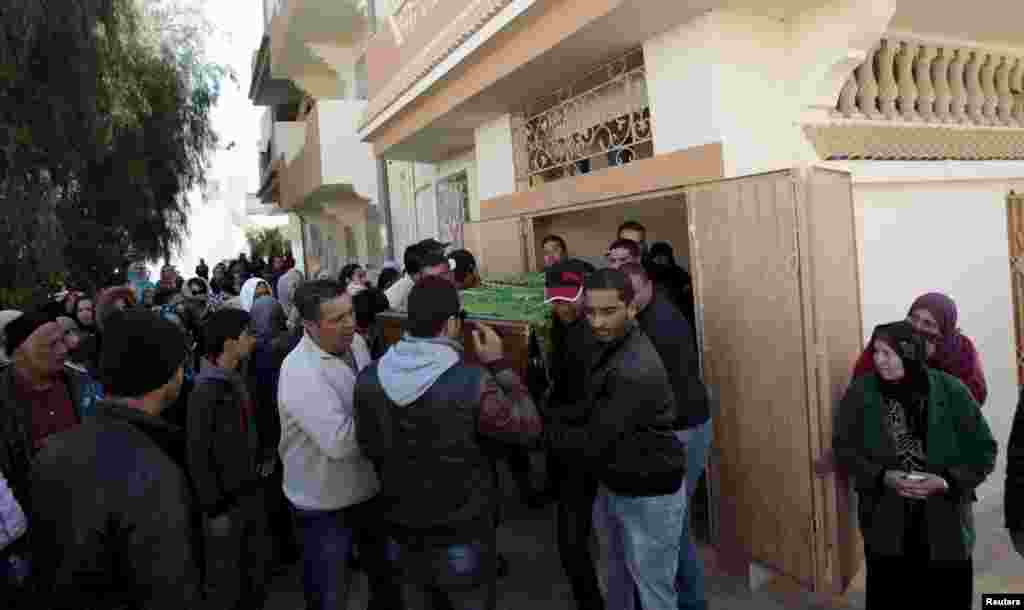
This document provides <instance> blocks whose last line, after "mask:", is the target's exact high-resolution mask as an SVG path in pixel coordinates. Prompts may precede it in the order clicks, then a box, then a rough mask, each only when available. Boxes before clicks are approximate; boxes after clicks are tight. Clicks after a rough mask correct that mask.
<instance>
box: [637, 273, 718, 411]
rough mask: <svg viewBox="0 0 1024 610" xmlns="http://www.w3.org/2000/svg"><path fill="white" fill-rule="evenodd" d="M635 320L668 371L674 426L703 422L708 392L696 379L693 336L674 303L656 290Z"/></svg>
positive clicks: (696, 370) (697, 365)
mask: <svg viewBox="0 0 1024 610" xmlns="http://www.w3.org/2000/svg"><path fill="white" fill-rule="evenodd" d="M636 321H637V323H638V324H639V325H640V329H641V330H643V331H644V333H645V334H646V335H647V337H648V338H649V339H650V340H651V343H653V344H654V349H655V350H657V351H658V355H659V356H661V362H662V364H663V365H665V372H666V373H668V380H669V383H671V384H672V391H673V393H674V394H675V398H676V410H677V414H678V417H677V418H676V422H675V427H676V429H677V430H683V429H686V428H692V427H694V426H697V425H700V424H703V423H704V422H706V421H707V420H708V418H709V417H710V416H711V415H710V410H709V408H708V392H707V389H705V387H704V383H703V382H702V381H701V379H700V359H699V358H698V357H697V349H696V347H695V345H696V342H695V341H694V339H693V327H691V326H690V323H689V322H687V321H686V318H684V317H683V314H682V313H680V312H679V310H678V309H677V308H676V307H675V306H674V305H672V304H671V303H669V302H668V300H667V299H666V298H665V297H664V296H663V295H660V294H658V293H655V295H654V298H653V299H652V300H651V302H650V304H649V305H648V306H647V307H645V308H644V310H643V311H641V312H640V313H639V315H637V318H636Z"/></svg>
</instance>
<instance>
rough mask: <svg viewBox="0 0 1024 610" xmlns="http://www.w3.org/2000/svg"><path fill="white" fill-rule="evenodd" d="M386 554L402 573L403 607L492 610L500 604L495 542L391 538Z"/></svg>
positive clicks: (435, 609) (396, 570)
mask: <svg viewBox="0 0 1024 610" xmlns="http://www.w3.org/2000/svg"><path fill="white" fill-rule="evenodd" d="M387 558H388V560H389V561H390V562H391V563H392V565H393V566H394V571H395V572H397V573H399V574H401V576H400V578H401V581H402V595H403V598H404V599H403V601H404V602H405V604H406V605H405V606H402V607H404V608H416V609H419V608H423V609H425V610H493V609H494V608H495V607H496V606H497V577H496V574H497V572H496V559H497V554H496V552H495V545H494V542H493V541H491V542H483V541H474V542H469V543H461V544H436V543H432V542H431V541H430V539H429V538H423V539H419V540H402V541H401V542H399V541H397V540H395V539H389V540H388V546H387Z"/></svg>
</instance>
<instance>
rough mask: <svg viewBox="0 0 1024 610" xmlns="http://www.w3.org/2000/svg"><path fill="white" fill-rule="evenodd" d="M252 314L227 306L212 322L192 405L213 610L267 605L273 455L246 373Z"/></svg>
mask: <svg viewBox="0 0 1024 610" xmlns="http://www.w3.org/2000/svg"><path fill="white" fill-rule="evenodd" d="M249 323H250V317H249V314H248V313H247V312H245V311H242V310H240V309H222V310H220V311H218V312H215V313H214V314H213V315H211V316H210V318H209V320H207V322H206V326H205V329H204V333H203V335H204V344H205V351H206V358H204V359H203V368H202V370H201V371H200V373H199V376H198V377H197V378H196V382H195V388H194V389H193V390H192V394H191V396H190V397H189V404H188V462H189V468H190V472H191V474H192V479H193V481H194V482H195V488H196V496H197V499H198V502H199V506H200V508H201V509H202V512H203V522H204V523H203V533H204V540H205V542H206V544H205V564H206V579H205V588H206V602H207V605H208V607H209V608H210V610H214V609H215V608H216V609H224V610H230V609H233V608H238V609H239V610H241V609H242V608H245V609H248V608H255V609H257V610H258V609H259V608H262V607H263V602H264V597H265V584H266V583H265V581H266V576H267V561H268V559H269V548H268V547H269V538H268V533H267V510H266V503H265V497H264V493H263V485H262V477H261V475H263V474H269V470H270V468H271V465H272V464H273V462H272V461H270V462H268V461H267V460H265V459H264V458H265V456H264V452H263V451H261V448H260V447H261V445H260V438H259V433H258V429H257V425H256V419H255V418H254V415H255V413H254V410H255V409H254V403H253V401H252V399H251V397H250V395H249V392H248V390H247V389H246V386H245V378H244V377H243V376H242V375H241V373H239V369H240V368H241V366H242V363H243V362H244V361H245V360H246V359H247V358H248V357H249V356H250V355H251V354H252V351H253V348H254V347H255V345H256V338H255V336H254V335H253V334H252V333H251V332H250V330H249Z"/></svg>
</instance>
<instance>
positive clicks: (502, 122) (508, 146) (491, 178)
mask: <svg viewBox="0 0 1024 610" xmlns="http://www.w3.org/2000/svg"><path fill="white" fill-rule="evenodd" d="M474 141H475V143H476V153H475V157H476V168H477V171H478V172H479V197H481V198H483V199H490V198H492V197H498V196H501V195H508V194H509V193H514V192H516V172H515V154H514V152H513V147H512V117H511V116H510V115H507V114H506V115H503V116H500V117H498V118H497V119H495V120H493V121H490V122H488V123H484V124H483V125H481V126H480V127H477V128H476V131H475V132H474ZM477 201H478V202H479V199H477ZM477 212H478V213H477V214H476V215H475V216H473V218H479V217H480V216H479V206H477Z"/></svg>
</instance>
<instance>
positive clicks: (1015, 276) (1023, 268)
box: [1006, 193, 1024, 385]
mask: <svg viewBox="0 0 1024 610" xmlns="http://www.w3.org/2000/svg"><path fill="white" fill-rule="evenodd" d="M1006 216H1007V230H1008V231H1009V238H1010V270H1011V271H1012V273H1011V278H1012V281H1013V287H1012V289H1013V323H1014V324H1013V326H1014V330H1015V333H1014V334H1015V335H1016V340H1017V343H1016V345H1017V350H1016V353H1017V381H1018V383H1020V384H1022V385H1024V195H1018V194H1014V193H1010V196H1009V197H1007V198H1006Z"/></svg>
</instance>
